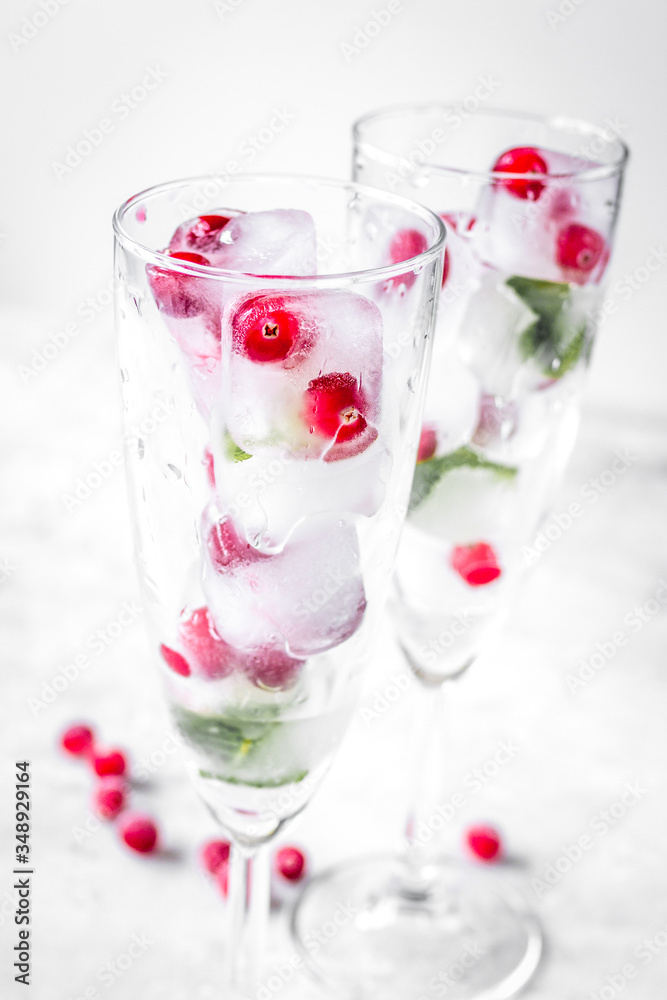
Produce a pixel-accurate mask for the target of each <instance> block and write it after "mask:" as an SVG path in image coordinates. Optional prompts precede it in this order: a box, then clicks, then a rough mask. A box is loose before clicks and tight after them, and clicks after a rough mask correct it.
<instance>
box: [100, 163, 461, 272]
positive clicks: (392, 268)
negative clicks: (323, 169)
mask: <svg viewBox="0 0 667 1000" xmlns="http://www.w3.org/2000/svg"><path fill="white" fill-rule="evenodd" d="M213 179H219V175H216V174H201V175H197V176H194V177H184V178H180V179H178V180H174V181H166V182H164V183H162V184H155V185H152V186H151V187H148V188H144V189H143V190H142V191H139V192H138V193H137V194H134V195H132V196H131V197H130V198H127V199H126V200H125V201H124V202H122V204H121V205H119V207H118V208H117V209H116V211H115V212H114V215H113V222H112V224H113V230H114V235H115V237H116V240H117V242H118V243H119V244H120V245H121V246H122V247H123V248H125V249H126V250H130V251H131V252H132V253H134V254H135V255H136V256H138V257H140V258H141V259H142V260H144V261H146V262H147V263H151V264H155V265H157V266H159V267H161V268H164V269H166V270H169V271H177V272H180V273H184V274H190V275H196V276H199V277H205V278H208V279H209V280H215V281H230V280H233V281H234V282H235V283H237V284H250V285H254V286H256V285H257V281H258V280H259V279H261V281H262V282H263V283H266V285H267V286H268V287H269V288H272V287H277V286H281V287H283V288H284V287H285V285H286V284H288V285H289V287H291V288H297V287H299V286H303V287H310V286H319V287H322V286H323V285H329V284H331V285H338V284H342V283H343V282H345V283H347V284H358V283H361V282H370V281H385V280H387V279H389V278H394V277H398V276H399V275H401V274H404V273H405V272H406V271H407V270H412V269H414V268H416V267H419V268H420V269H421V268H423V267H424V266H425V265H426V264H428V263H430V262H431V261H433V260H435V259H436V258H437V257H438V256H440V255H441V254H442V252H443V249H444V246H445V241H446V234H447V230H446V228H445V225H444V223H443V221H442V219H441V218H440V217H439V216H438V214H437V213H436V212H433V211H431V209H429V208H426V206H424V205H422V204H420V203H419V202H417V201H413V200H412V199H410V198H405V197H403V196H402V195H397V194H394V193H393V192H387V191H383V190H382V189H381V188H374V187H371V186H370V185H367V184H358V183H357V182H356V181H352V180H341V179H339V178H338V179H337V178H330V177H318V176H314V175H310V174H303V175H302V174H274V173H267V174H260V173H257V174H235V175H234V176H233V177H232V178H227V179H225V180H224V187H225V188H226V187H228V186H230V185H233V184H234V183H236V182H237V181H241V182H253V183H266V184H276V183H278V184H281V183H282V184H286V185H287V184H305V185H310V186H312V187H313V188H315V187H320V188H322V187H328V188H335V189H338V190H343V189H346V188H347V189H349V190H350V191H351V193H357V192H358V193H359V194H362V195H366V196H367V197H370V198H372V199H374V200H375V201H376V202H381V203H385V204H390V205H394V206H396V207H398V208H403V209H407V210H408V211H410V212H411V213H412V214H413V215H416V216H418V217H419V218H420V219H422V220H423V221H425V222H428V223H430V224H434V225H435V229H436V233H437V235H436V237H435V239H434V241H431V242H429V246H428V247H427V249H426V250H424V251H422V253H419V254H415V255H414V256H413V257H408V258H407V260H404V261H398V262H397V263H395V264H384V265H382V266H381V267H371V268H363V269H361V270H358V269H357V270H352V271H341V272H336V273H333V272H330V273H326V272H325V273H322V274H317V273H314V274H301V275H271V274H253V273H251V272H249V271H234V270H229V269H227V268H221V267H214V266H212V265H210V264H195V263H194V262H192V261H185V260H179V259H178V258H174V257H170V256H169V255H168V254H167V253H164V252H163V251H160V250H153V249H152V248H151V247H148V246H146V245H145V244H143V243H141V242H140V241H139V240H137V239H135V238H134V237H133V236H131V235H130V233H129V232H128V231H127V230H126V229H125V228H124V225H123V219H124V217H125V216H126V215H127V213H128V212H129V211H131V210H132V209H133V208H136V207H138V206H139V205H140V203H141V202H142V201H144V200H146V199H147V198H149V197H154V196H156V195H159V194H164V193H167V192H169V191H174V190H176V189H177V188H179V187H180V188H185V187H188V186H192V185H195V184H198V183H204V182H206V181H210V180H213ZM222 193H224V188H222V189H221V194H222ZM220 208H221V209H223V208H229V209H232V206H231V205H223V204H221V205H220ZM233 211H236V212H238V208H234V209H233ZM183 221H185V220H183Z"/></svg>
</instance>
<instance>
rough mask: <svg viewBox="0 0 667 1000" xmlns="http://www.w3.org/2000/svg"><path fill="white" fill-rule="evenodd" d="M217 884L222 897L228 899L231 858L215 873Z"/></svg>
mask: <svg viewBox="0 0 667 1000" xmlns="http://www.w3.org/2000/svg"><path fill="white" fill-rule="evenodd" d="M214 877H215V882H216V885H217V886H218V889H219V890H220V892H221V893H222V895H223V896H224V897H225V898H227V894H228V892H229V858H227V859H226V860H225V861H222V862H221V864H220V867H219V868H218V870H217V871H216V873H215V876H214Z"/></svg>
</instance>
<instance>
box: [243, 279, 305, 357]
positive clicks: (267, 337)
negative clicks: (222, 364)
mask: <svg viewBox="0 0 667 1000" xmlns="http://www.w3.org/2000/svg"><path fill="white" fill-rule="evenodd" d="M297 305H298V299H297V297H296V296H293V295H271V294H264V293H263V294H260V295H253V296H250V297H249V298H246V299H244V300H243V301H242V303H241V304H240V306H237V307H236V309H235V310H234V312H233V314H232V316H231V317H230V325H231V329H232V344H233V349H234V350H235V351H238V353H240V354H242V355H243V356H244V357H246V358H248V359H249V360H250V361H254V362H256V363H258V364H262V363H265V362H276V361H278V362H282V361H286V360H287V359H288V358H290V359H292V360H294V359H293V355H297V356H299V355H302V354H303V352H304V350H307V346H308V343H307V337H306V336H305V333H304V330H303V321H302V319H301V317H300V315H299V312H298V311H297V308H295V307H296V306H297Z"/></svg>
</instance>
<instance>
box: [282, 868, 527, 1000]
mask: <svg viewBox="0 0 667 1000" xmlns="http://www.w3.org/2000/svg"><path fill="white" fill-rule="evenodd" d="M510 871H511V870H510ZM421 875H422V876H425V877H422V880H421V881H420V882H417V881H414V880H411V879H410V878H409V874H408V870H407V868H406V865H405V862H404V860H403V859H401V858H398V857H388V856H380V857H377V856H376V857H370V858H361V859H359V860H358V861H355V862H352V863H350V864H346V865H342V866H340V867H338V868H333V869H330V870H329V871H327V872H324V873H323V874H322V875H320V876H318V877H317V878H315V879H313V881H312V882H311V883H310V885H308V886H307V888H306V889H305V891H304V893H303V895H302V896H301V898H300V899H299V901H298V903H297V906H296V909H295V911H294V914H293V918H292V933H293V935H294V938H295V941H296V943H297V946H298V948H299V949H300V951H301V952H302V954H303V957H304V960H305V962H306V964H307V966H308V967H309V969H310V971H311V972H312V973H313V974H314V975H315V977H316V978H317V979H318V980H319V981H320V982H321V983H323V984H324V985H326V986H327V987H329V988H331V989H335V990H338V991H342V992H343V993H345V994H347V995H348V996H349V997H351V998H355V1000H366V998H377V997H380V996H381V997H382V998H383V1000H406V998H407V997H409V998H411V1000H427V998H428V1000H434V998H436V997H446V998H447V1000H462V998H464V997H465V998H466V1000H468V998H470V1000H472V998H475V1000H505V998H507V997H512V996H514V995H515V994H516V993H518V992H519V990H521V989H522V987H523V986H525V985H526V983H527V982H528V980H529V979H530V977H531V976H532V974H533V972H534V971H535V969H536V967H537V965H538V962H539V960H540V955H541V952H542V932H541V929H540V926H539V924H538V922H537V919H536V918H535V916H534V915H533V914H532V913H531V912H530V910H529V908H528V906H527V904H526V902H525V900H524V899H523V896H522V894H521V893H520V892H519V891H518V890H517V889H516V888H515V887H514V886H513V885H512V884H511V878H510V877H508V876H509V872H508V871H506V872H503V871H502V870H500V869H498V868H495V869H494V870H490V869H489V868H488V867H487V868H481V867H478V866H472V865H470V866H469V865H465V864H464V863H461V864H458V863H456V862H453V861H450V860H445V859H443V860H438V861H436V862H435V863H433V864H429V865H428V867H427V868H426V869H424V870H423V871H422V873H421Z"/></svg>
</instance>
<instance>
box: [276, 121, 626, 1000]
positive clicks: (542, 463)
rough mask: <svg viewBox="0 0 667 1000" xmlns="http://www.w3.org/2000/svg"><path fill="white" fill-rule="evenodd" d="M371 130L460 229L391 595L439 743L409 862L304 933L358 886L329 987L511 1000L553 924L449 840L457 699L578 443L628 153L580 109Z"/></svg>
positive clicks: (325, 892) (415, 820) (414, 813)
mask: <svg viewBox="0 0 667 1000" xmlns="http://www.w3.org/2000/svg"><path fill="white" fill-rule="evenodd" d="M354 141H355V149H354V176H355V179H356V180H360V181H364V182H365V183H370V184H373V185H374V186H376V187H378V188H383V189H389V190H392V191H400V192H401V193H403V194H405V193H406V192H410V193H411V194H412V195H413V196H414V197H418V198H419V200H421V201H422V202H423V203H424V204H426V205H428V206H429V207H431V208H432V209H434V210H435V211H437V212H438V213H439V214H440V215H441V217H442V218H443V219H444V221H445V222H446V224H447V230H448V240H447V249H446V251H445V265H444V270H443V283H442V290H441V294H440V304H439V309H438V323H437V330H436V338H435V347H434V355H433V362H432V366H431V371H430V376H429V387H428V391H427V399H426V405H425V410H424V425H423V428H422V434H421V440H420V446H419V452H418V459H417V465H416V469H415V476H414V481H413V487H412V494H411V499H410V510H409V513H408V517H407V521H406V525H405V528H404V531H403V534H402V539H401V544H400V548H399V555H398V560H397V564H396V570H395V575H394V588H393V596H392V599H391V613H392V619H393V622H394V624H395V626H396V630H397V635H398V642H399V645H400V648H401V650H402V653H403V654H404V656H405V659H406V661H407V663H408V664H409V666H410V668H411V669H412V671H413V673H414V675H415V677H416V678H417V679H418V681H419V684H418V689H419V691H418V694H419V697H420V710H421V714H420V729H421V731H422V733H423V746H422V747H421V752H420V758H419V762H418V764H417V767H416V769H415V776H414V782H413V802H412V804H411V809H410V811H409V816H408V821H407V824H406V833H407V850H406V853H405V856H404V857H402V858H393V857H378V858H366V859H362V860H361V861H359V862H358V863H355V864H350V865H348V866H341V868H340V869H338V870H336V871H333V872H330V873H327V874H325V875H323V876H322V877H321V878H320V879H317V880H315V881H314V883H312V884H311V885H310V887H308V889H307V890H306V892H305V895H304V896H303V898H302V900H301V902H300V904H299V907H298V909H297V911H296V914H295V919H294V933H295V936H296V938H297V940H298V941H301V942H303V941H304V939H305V937H306V935H307V933H308V931H309V929H310V928H311V927H312V926H317V920H318V919H320V918H321V916H322V912H323V908H325V907H326V905H327V902H326V901H327V900H328V899H330V898H331V897H332V896H333V897H341V894H345V893H349V894H350V899H351V900H352V903H353V905H354V907H355V908H356V910H357V913H358V915H357V917H356V919H355V921H352V922H350V923H349V924H348V925H347V926H346V927H345V928H344V929H343V930H342V931H341V932H340V933H339V934H337V935H336V937H335V938H334V939H333V940H332V941H331V942H329V943H328V944H327V946H326V947H323V948H321V949H320V950H319V951H318V953H317V955H312V954H311V955H308V954H306V957H307V960H308V961H309V962H310V964H311V965H312V967H313V968H314V969H315V971H316V972H317V973H318V975H320V976H321V977H322V978H323V979H324V980H326V981H327V982H328V983H329V984H331V985H338V986H342V987H344V988H347V991H348V992H349V993H350V995H353V996H355V997H366V996H369V997H371V996H377V995H380V994H381V995H382V996H383V997H385V998H394V997H396V998H399V997H400V998H402V997H405V996H408V995H410V996H413V997H417V996H420V995H428V994H429V992H431V993H432V992H433V990H436V991H437V990H438V989H440V990H442V989H443V987H444V986H445V985H446V996H447V997H448V1000H455V998H463V997H466V998H472V997H476V998H482V997H483V998H484V1000H500V998H504V997H508V996H512V995H513V994H514V993H516V992H517V991H518V990H519V989H520V988H521V987H522V986H523V985H524V984H525V983H526V982H527V981H528V979H529V978H530V976H531V975H532V973H533V972H534V970H535V968H536V966H537V964H538V961H539V957H540V953H541V947H542V944H541V932H540V928H539V925H538V923H537V921H536V919H535V917H534V915H533V914H532V913H531V912H530V911H529V909H528V907H527V906H526V903H525V901H524V899H523V896H522V894H521V893H520V892H518V891H517V887H516V885H513V884H511V880H510V878H509V877H508V875H509V873H508V872H501V871H496V872H494V873H491V872H490V871H489V870H488V868H487V869H485V870H479V869H474V868H471V867H469V868H466V867H465V866H463V865H462V864H456V863H454V862H453V861H452V860H451V859H448V858H447V857H446V856H445V855H444V852H443V845H442V835H440V836H436V835H435V834H436V833H438V832H439V831H443V832H444V831H445V830H446V828H447V819H451V816H449V817H447V809H446V808H445V806H443V803H447V802H449V801H450V797H448V796H445V795H444V794H443V793H444V791H445V788H444V785H445V780H444V775H443V765H444V763H445V760H446V758H447V755H448V754H447V751H446V749H445V748H444V746H443V739H444V736H445V731H446V729H447V728H448V725H447V720H446V718H445V714H444V713H445V706H444V705H443V699H444V698H445V697H446V694H447V690H448V689H449V688H450V687H451V684H452V683H453V681H454V680H455V679H456V678H457V677H459V676H460V675H461V674H463V673H464V672H465V671H466V670H467V668H468V667H469V666H470V665H471V664H472V663H473V662H474V660H475V658H476V657H477V656H478V654H479V652H480V650H481V649H482V648H483V646H484V644H485V643H487V642H488V640H489V637H490V636H491V635H492V634H493V631H494V629H495V628H496V627H497V624H498V622H499V621H500V620H501V619H502V617H503V615H504V614H505V612H506V611H507V608H508V606H509V605H510V604H511V600H512V593H513V591H514V589H515V587H516V585H517V582H518V581H519V580H520V578H521V576H522V574H523V571H524V569H525V568H526V565H527V560H526V557H525V553H526V551H527V548H528V547H529V543H530V542H531V541H532V540H533V538H534V535H535V532H536V530H537V528H538V526H539V524H540V521H541V519H542V518H543V517H544V516H545V513H546V511H547V510H548V506H549V502H550V498H551V496H552V493H553V489H554V486H555V485H556V484H557V483H558V481H559V479H560V476H561V474H562V471H563V468H564V465H565V462H566V461H567V458H568V455H569V453H570V451H571V448H572V445H573V443H574V439H575V435H576V431H577V425H578V420H579V410H580V402H581V396H582V390H583V384H584V377H585V373H586V368H587V363H588V360H589V357H590V352H591V347H592V343H593V337H594V333H595V327H596V319H597V315H598V312H599V310H600V307H601V304H602V280H603V276H604V272H605V269H606V267H607V264H608V261H609V255H610V251H611V246H612V242H613V235H614V228H615V222H616V218H617V214H618V208H619V204H620V195H621V182H622V176H623V169H624V166H625V162H626V158H627V150H626V148H625V146H624V144H623V143H622V142H621V141H620V140H619V139H618V137H617V136H615V135H610V134H608V133H607V132H605V131H604V130H602V129H598V128H596V127H594V126H589V125H585V124H583V123H579V122H572V121H568V120H564V119H556V120H551V121H549V120H545V119H541V118H535V117H531V116H527V115H519V114H512V113H506V112H502V111H485V112H481V111H480V112H476V113H475V114H467V115H461V114H460V113H459V109H456V108H452V107H448V106H445V105H433V104H431V105H420V106H402V107H396V108H390V109H387V110H385V111H380V112H377V113H372V114H369V115H367V116H366V117H364V118H362V119H360V120H359V121H358V122H357V123H356V125H355V127H354ZM407 238H408V237H407V235H406V236H404V239H406V240H407ZM451 969H455V970H456V975H452V976H449V979H448V981H447V982H446V983H445V980H444V979H443V978H442V977H443V976H447V975H448V972H447V970H451ZM439 995H444V993H441V994H439Z"/></svg>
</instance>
